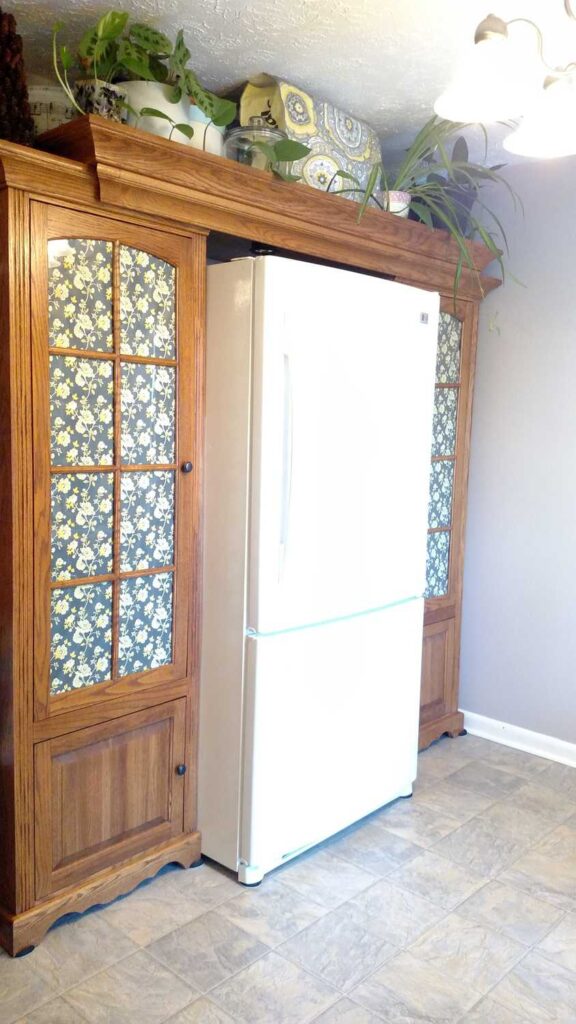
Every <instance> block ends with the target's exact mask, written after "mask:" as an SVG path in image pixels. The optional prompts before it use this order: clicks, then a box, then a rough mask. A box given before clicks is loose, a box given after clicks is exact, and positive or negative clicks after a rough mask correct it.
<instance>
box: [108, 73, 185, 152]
mask: <svg viewBox="0 0 576 1024" xmlns="http://www.w3.org/2000/svg"><path fill="white" fill-rule="evenodd" d="M122 89H123V90H124V92H125V95H126V101H127V103H128V104H129V105H130V107H132V110H134V111H136V114H134V113H132V111H131V110H128V111H127V121H128V124H131V125H133V126H134V127H135V128H140V129H141V130H142V131H143V132H151V133H152V135H159V136H161V137H162V138H165V139H167V138H169V136H170V134H171V133H172V137H173V138H174V139H175V140H176V141H177V142H183V143H184V144H187V142H188V140H187V139H186V138H185V136H184V135H182V134H180V133H179V132H174V131H173V124H188V108H189V106H190V104H189V102H188V99H186V98H185V97H183V98H182V99H181V100H179V101H178V103H172V101H171V99H170V97H171V95H172V86H171V85H162V83H161V82H142V81H138V82H122ZM144 107H148V108H151V109H153V110H159V111H160V112H161V113H162V114H165V115H166V117H169V118H170V121H165V120H164V118H163V117H153V116H151V115H150V116H149V115H145V116H144V117H140V116H136V115H139V114H140V111H141V110H142V109H143V108H144ZM170 122H173V124H171V123H170Z"/></svg>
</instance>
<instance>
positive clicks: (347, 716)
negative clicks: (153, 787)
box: [198, 256, 438, 884]
mask: <svg viewBox="0 0 576 1024" xmlns="http://www.w3.org/2000/svg"><path fill="white" fill-rule="evenodd" d="M437 321H438V295H437V294H435V293H432V292H427V291H422V290H420V289H416V288H412V287H408V286H405V285H400V284H396V283H395V282H391V281H385V280H381V279H379V278H376V277H371V276H369V275H365V274H359V273H355V272H352V271H347V270H340V269H334V268H330V267H325V266H320V265H313V264H308V263H305V262H302V261H297V260H290V259H284V258H280V257H276V256H264V257H257V258H253V259H241V260H236V261H233V262H231V263H227V264H221V265H217V266H212V267H209V268H208V318H207V330H208V336H207V374H206V382H207V383H206V399H207V413H206V449H205V486H206V490H205V499H206V500H205V529H204V605H203V627H202V662H201V683H200V720H199V729H198V734H199V808H198V821H199V827H200V829H201V832H202V851H203V853H205V854H206V855H207V856H209V857H211V858H213V859H214V860H216V861H218V862H220V863H221V864H224V865H226V866H227V867H229V868H231V869H232V870H233V871H235V872H237V873H238V878H239V880H240V881H241V882H243V883H244V884H256V883H258V882H260V881H261V880H262V878H263V876H264V874H265V873H266V872H267V871H270V870H271V869H272V868H274V867H277V866H278V865H280V864H283V863H284V862H285V861H287V860H288V859H290V858H291V857H294V856H296V855H297V854H298V853H301V852H302V851H303V850H305V849H307V848H308V847H310V846H313V845H314V844H316V843H318V842H320V841H322V840H323V839H325V838H327V837H328V836H330V835H333V834H334V833H336V832H338V831H339V830H340V829H343V828H344V827H346V826H347V825H350V824H351V823H352V822H354V821H357V820H358V819H360V818H362V817H364V816H365V815H367V814H369V813H370V812H372V811H374V810H376V809H377V808H379V807H381V806H383V805H384V804H386V803H388V802H389V801H391V800H394V799H396V798H397V797H399V796H406V795H409V794H410V793H411V791H412V783H413V781H414V779H415V777H416V756H417V745H418V709H419V689H420V666H421V651H422V618H423V604H424V602H423V592H424V586H425V551H426V527H427V503H428V486H429V464H430V447H431V432H432V415H433V396H434V376H435V357H436V337H437Z"/></svg>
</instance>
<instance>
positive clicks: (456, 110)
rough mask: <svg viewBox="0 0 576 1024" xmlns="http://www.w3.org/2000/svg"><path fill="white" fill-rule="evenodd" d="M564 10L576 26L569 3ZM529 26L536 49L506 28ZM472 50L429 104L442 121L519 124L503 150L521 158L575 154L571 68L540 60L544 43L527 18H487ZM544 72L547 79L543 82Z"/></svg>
mask: <svg viewBox="0 0 576 1024" xmlns="http://www.w3.org/2000/svg"><path fill="white" fill-rule="evenodd" d="M564 10H565V12H566V14H567V16H568V17H569V18H571V19H572V20H574V21H576V14H575V13H574V11H573V9H572V0H564ZM518 24H525V25H529V26H530V27H531V28H532V29H533V30H534V31H535V33H536V42H537V49H532V48H526V46H525V45H522V44H521V41H520V40H519V39H518V38H513V37H514V31H512V33H509V32H508V29H509V28H510V27H511V26H514V25H518ZM474 44H475V45H474V49H473V50H472V52H471V53H470V54H468V55H467V56H466V59H465V61H464V62H463V64H462V65H461V66H460V68H459V69H458V71H457V73H456V76H455V78H454V80H453V81H452V82H451V84H450V85H449V86H448V89H447V90H446V91H445V92H444V93H442V95H441V96H439V98H438V99H437V100H436V103H435V104H434V110H435V111H436V113H437V114H438V115H439V117H443V118H445V119H446V120H447V121H459V122H490V121H508V120H509V119H510V118H516V117H520V116H521V115H523V114H524V115H525V116H524V120H523V121H522V123H521V124H520V127H519V128H517V129H516V130H515V131H514V132H513V133H512V134H511V135H509V136H508V137H507V138H506V139H505V140H504V147H505V148H506V149H508V150H509V151H510V152H512V153H519V154H521V155H523V156H535V157H558V156H567V155H569V154H576V63H570V64H567V65H566V66H565V67H562V68H553V67H551V66H550V65H549V64H547V63H546V61H545V60H544V55H543V51H544V40H543V35H542V32H541V31H540V29H539V27H538V25H536V23H535V22H533V21H531V20H530V19H529V18H513V19H512V20H511V21H503V20H502V18H499V17H497V16H496V15H495V14H489V15H488V16H487V17H486V18H484V20H483V21H481V22H480V24H479V25H478V27H477V29H476V32H475V34H474ZM544 69H547V71H548V74H547V75H546V77H544Z"/></svg>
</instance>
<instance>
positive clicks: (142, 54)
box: [52, 11, 168, 121]
mask: <svg viewBox="0 0 576 1024" xmlns="http://www.w3.org/2000/svg"><path fill="white" fill-rule="evenodd" d="M127 22H128V14H126V13H123V12H120V11H108V12H107V13H106V14H104V15H103V16H102V17H101V18H100V19H99V21H98V22H97V23H96V25H94V26H92V27H91V28H89V29H88V30H87V32H85V33H84V35H83V36H82V39H81V40H80V43H79V45H78V50H77V53H76V56H75V57H74V56H73V54H72V52H71V51H70V50H69V49H68V47H67V46H66V45H60V46H59V44H58V34H59V32H60V31H61V29H62V27H63V25H62V22H58V23H57V24H56V25H55V26H54V29H53V32H52V54H53V62H54V71H55V73H56V77H57V79H58V81H59V83H60V85H61V86H62V88H63V89H64V92H65V93H66V95H67V97H68V100H69V101H70V103H71V105H72V106H73V107H74V108H75V109H76V110H77V111H78V113H80V114H101V115H102V116H103V117H109V118H111V119H112V120H116V121H120V120H121V119H122V116H123V100H124V93H123V90H122V89H121V88H118V87H117V85H116V83H117V82H118V81H120V80H121V79H122V78H127V77H129V76H135V77H137V78H143V77H147V76H149V75H150V71H149V66H150V50H151V47H152V45H153V44H152V37H156V39H155V42H157V43H160V42H161V38H162V37H161V34H160V33H156V32H155V31H154V30H153V29H149V28H148V26H147V25H139V24H135V25H132V26H131V27H130V29H129V30H128V31H126V25H127ZM164 38H165V37H164ZM143 41H144V42H143ZM166 42H168V40H166ZM74 69H76V70H77V71H78V72H79V74H78V76H77V78H76V82H75V85H74V86H73V85H72V83H71V82H70V72H71V71H73V70H74Z"/></svg>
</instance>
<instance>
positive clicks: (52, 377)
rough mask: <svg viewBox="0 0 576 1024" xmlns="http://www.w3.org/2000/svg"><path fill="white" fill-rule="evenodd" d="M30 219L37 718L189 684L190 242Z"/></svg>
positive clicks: (42, 213) (57, 218) (52, 213)
mask: <svg viewBox="0 0 576 1024" xmlns="http://www.w3.org/2000/svg"><path fill="white" fill-rule="evenodd" d="M35 216H36V231H35V235H36V239H37V241H36V245H37V251H38V261H37V265H36V266H35V273H34V280H33V295H34V301H35V302H36V303H37V304H38V305H39V306H40V307H41V305H42V303H43V302H44V304H45V309H46V314H47V315H46V317H45V318H44V324H43V326H40V327H39V328H38V329H37V330H36V334H35V337H34V366H35V373H34V434H35V445H34V447H35V508H36V514H35V533H36V554H35V563H36V569H35V582H36V587H35V590H36V601H35V615H36V622H35V627H36V630H35V631H36V648H37V650H36V658H35V660H36V669H37V673H36V674H37V680H36V685H37V694H38V698H39V699H38V704H39V708H40V713H41V714H46V713H49V712H51V711H52V710H60V709H62V710H65V709H66V707H68V706H69V704H70V700H69V698H70V695H72V694H75V695H76V696H75V698H74V700H75V702H76V703H83V702H85V701H87V700H90V701H91V700H94V699H103V697H105V696H106V695H108V694H109V693H112V694H113V693H114V692H115V691H117V690H118V689H119V687H124V688H125V686H126V683H130V684H139V685H147V684H156V683H158V682H161V681H162V680H163V679H176V678H180V677H183V676H185V675H186V671H187V664H188V646H189V644H188V632H189V630H188V616H189V593H188V591H189V584H190V573H191V567H190V558H191V554H192V548H191V536H192V525H193V512H192V502H193V494H194V473H193V463H194V461H195V450H194V436H193V435H194V429H193V419H192V413H193V407H194V368H193V363H192V352H191V340H190V337H189V335H190V333H191V327H190V325H189V324H188V325H186V324H185V323H184V324H183V317H182V310H181V308H180V307H181V305H182V302H181V301H180V299H181V296H183V295H185V294H190V295H191V294H192V285H191V282H190V281H189V280H188V278H189V277H190V274H191V271H192V264H193V261H192V259H191V258H190V246H191V243H190V242H189V241H188V240H185V239H179V238H173V237H172V236H167V235H162V234H160V233H156V232H153V231H143V230H141V229H138V228H127V227H126V226H123V225H116V224H115V223H114V222H108V221H106V220H105V219H103V218H100V217H91V216H87V215H78V214H67V213H66V212H58V211H57V210H55V209H54V210H53V209H52V208H49V207H38V208H37V209H36V211H35ZM79 222H80V223H79ZM40 239H41V240H42V241H40ZM48 652H49V656H48ZM95 688H96V689H95ZM67 699H68V703H67V704H65V701H66V700H67Z"/></svg>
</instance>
